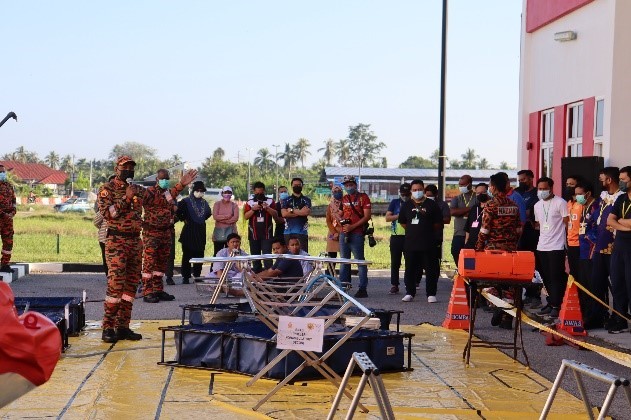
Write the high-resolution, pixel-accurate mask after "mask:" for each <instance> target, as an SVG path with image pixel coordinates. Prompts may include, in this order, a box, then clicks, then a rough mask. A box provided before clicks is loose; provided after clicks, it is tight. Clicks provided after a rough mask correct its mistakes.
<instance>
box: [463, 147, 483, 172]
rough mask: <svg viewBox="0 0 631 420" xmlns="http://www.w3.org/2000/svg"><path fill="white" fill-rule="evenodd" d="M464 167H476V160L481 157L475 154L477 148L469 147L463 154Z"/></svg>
mask: <svg viewBox="0 0 631 420" xmlns="http://www.w3.org/2000/svg"><path fill="white" fill-rule="evenodd" d="M460 157H462V167H463V169H475V161H476V160H477V159H478V158H479V157H480V156H478V155H476V154H475V150H473V149H467V151H466V152H464V153H463V154H462V155H460Z"/></svg>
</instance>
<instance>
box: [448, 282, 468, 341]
mask: <svg viewBox="0 0 631 420" xmlns="http://www.w3.org/2000/svg"><path fill="white" fill-rule="evenodd" d="M443 328H448V329H450V330H458V329H465V330H468V329H469V303H468V302H467V292H466V291H465V286H464V279H463V278H462V277H461V276H460V275H459V274H456V276H455V277H454V287H453V289H451V297H450V298H449V306H448V307H447V313H446V314H445V320H444V321H443Z"/></svg>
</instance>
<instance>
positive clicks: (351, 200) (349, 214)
mask: <svg viewBox="0 0 631 420" xmlns="http://www.w3.org/2000/svg"><path fill="white" fill-rule="evenodd" d="M342 184H343V185H344V189H345V190H346V195H345V196H344V197H342V212H343V216H344V219H342V221H341V224H342V233H340V254H341V257H342V258H350V257H351V253H352V254H353V257H354V258H355V259H358V260H363V259H364V235H366V234H368V235H372V232H369V231H367V227H368V221H369V220H370V218H371V216H372V213H371V204H370V198H368V195H366V194H365V193H362V192H359V191H357V182H355V177H354V176H351V175H347V176H345V177H344V180H343V182H342ZM373 240H374V239H373ZM358 271H359V288H358V289H357V293H355V297H356V298H366V297H368V292H367V291H366V289H367V287H368V267H367V266H365V265H360V266H359V268H358ZM340 281H342V282H346V283H350V282H351V267H350V265H349V264H342V265H341V266H340Z"/></svg>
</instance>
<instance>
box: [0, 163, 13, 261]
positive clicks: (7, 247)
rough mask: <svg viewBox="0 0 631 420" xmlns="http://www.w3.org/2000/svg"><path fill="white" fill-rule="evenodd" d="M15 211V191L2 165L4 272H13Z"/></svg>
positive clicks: (0, 214) (0, 208) (0, 215)
mask: <svg viewBox="0 0 631 420" xmlns="http://www.w3.org/2000/svg"><path fill="white" fill-rule="evenodd" d="M15 212H16V206H15V192H14V191H13V187H12V186H11V184H9V182H7V172H6V169H5V168H4V166H3V165H0V236H2V259H1V260H0V271H2V272H3V273H13V269H12V268H11V267H10V266H9V262H10V261H11V253H12V252H13V216H15Z"/></svg>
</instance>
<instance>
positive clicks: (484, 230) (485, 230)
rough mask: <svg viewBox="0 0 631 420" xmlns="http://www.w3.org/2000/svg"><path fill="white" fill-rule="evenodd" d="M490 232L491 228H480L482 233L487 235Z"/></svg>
mask: <svg viewBox="0 0 631 420" xmlns="http://www.w3.org/2000/svg"><path fill="white" fill-rule="evenodd" d="M489 232H490V230H488V229H480V233H483V234H485V235H488V233H489Z"/></svg>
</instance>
